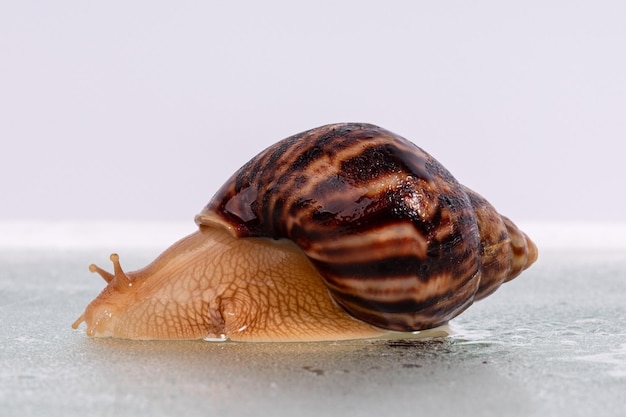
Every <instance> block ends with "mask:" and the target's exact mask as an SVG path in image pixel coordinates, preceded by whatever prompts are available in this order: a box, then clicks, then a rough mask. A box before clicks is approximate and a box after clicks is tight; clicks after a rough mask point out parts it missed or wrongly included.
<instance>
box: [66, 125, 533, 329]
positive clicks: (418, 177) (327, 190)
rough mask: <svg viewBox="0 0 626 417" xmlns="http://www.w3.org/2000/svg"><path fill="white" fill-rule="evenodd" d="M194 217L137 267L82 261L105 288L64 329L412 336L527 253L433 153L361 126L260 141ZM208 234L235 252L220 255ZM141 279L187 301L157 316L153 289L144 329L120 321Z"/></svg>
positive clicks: (514, 267)
mask: <svg viewBox="0 0 626 417" xmlns="http://www.w3.org/2000/svg"><path fill="white" fill-rule="evenodd" d="M195 221H196V223H197V224H198V226H199V231H198V232H196V233H195V234H193V235H191V236H189V237H187V238H185V239H183V240H182V241H181V242H179V243H177V244H175V245H174V246H173V247H172V248H170V249H168V250H167V251H166V252H165V253H164V254H163V255H161V256H160V257H159V258H158V259H157V260H156V261H155V262H154V263H153V264H151V265H149V266H148V267H147V268H145V269H144V270H141V271H137V272H136V273H130V274H125V273H124V272H123V271H122V270H121V267H120V266H119V261H118V259H117V257H116V256H112V261H113V262H114V265H115V274H108V273H106V272H105V271H103V270H101V269H99V268H97V267H95V266H91V269H92V270H93V271H96V272H99V273H100V274H101V275H102V276H103V277H104V278H105V280H107V282H108V283H109V285H108V286H107V288H105V290H104V291H103V293H102V294H101V295H100V296H99V297H98V298H97V299H96V300H94V302H92V304H90V306H88V308H87V310H86V311H85V313H84V314H83V315H82V316H81V317H80V318H79V319H78V320H77V321H76V322H75V323H74V325H73V326H74V327H75V328H76V327H77V326H78V324H80V322H82V321H83V320H85V321H87V324H88V331H87V332H88V334H90V335H95V336H121V337H130V338H193V337H218V338H225V337H228V338H231V339H235V340H320V339H341V338H353V337H371V336H378V335H380V334H383V333H384V332H385V330H392V331H405V332H408V331H417V330H423V329H429V328H432V327H436V326H439V325H442V324H445V323H447V322H448V321H449V320H451V319H452V318H454V317H456V316H457V315H458V314H460V313H461V312H463V311H464V310H465V309H467V308H468V307H469V306H470V305H471V304H472V303H473V302H474V301H476V300H479V299H481V298H484V297H486V296H487V295H489V294H491V293H492V292H494V291H495V290H496V289H497V288H498V287H499V286H500V285H501V284H502V283H503V282H505V281H508V280H510V279H512V278H514V277H515V276H517V275H518V274H519V273H520V272H521V271H522V270H523V269H526V268H527V267H528V266H530V265H531V264H532V263H533V262H534V261H535V260H536V258H537V248H536V247H535V245H534V244H533V243H532V241H530V239H528V237H527V236H526V235H525V234H524V233H522V232H521V231H520V230H519V229H518V228H517V227H516V226H515V225H514V224H513V223H512V222H511V221H510V220H509V219H507V218H506V217H503V216H500V215H499V214H498V213H497V211H496V210H495V209H494V208H493V207H492V206H491V205H490V204H489V203H488V202H487V201H486V200H485V199H484V198H483V197H481V196H480V195H478V194H477V193H475V192H473V191H472V190H470V189H468V188H467V187H465V186H463V185H461V184H460V183H458V182H457V181H456V180H455V179H454V177H453V176H452V175H451V174H450V173H449V172H448V171H447V170H446V169H445V168H444V167H443V166H442V165H441V164H440V163H439V162H437V161H436V160H435V159H434V158H433V157H431V156H430V155H429V154H427V153H426V152H424V151H423V150H422V149H420V148H419V147H417V146H416V145H414V144H413V143H411V142H409V141H407V140H406V139H404V138H402V137H400V136H398V135H396V134H394V133H391V132H389V131H387V130H385V129H382V128H379V127H377V126H373V125H369V124H355V123H346V124H334V125H327V126H323V127H319V128H316V129H312V130H309V131H306V132H303V133H300V134H297V135H294V136H291V137H289V138H287V139H284V140H282V141H280V142H278V143H276V144H275V145H273V146H271V147H269V148H267V149H266V150H265V151H263V152H261V153H260V154H259V155H257V156H256V157H254V158H253V159H252V160H250V161H249V162H248V163H247V164H245V165H244V166H243V167H242V168H240V169H239V170H238V171H237V172H236V173H235V174H234V175H233V176H232V177H231V178H230V179H229V180H228V181H227V182H226V183H225V184H224V185H223V186H222V188H221V189H220V190H219V191H218V192H217V194H215V196H214V197H213V198H212V199H211V200H210V202H209V203H208V205H207V206H206V207H205V208H204V210H202V212H201V213H200V214H198V215H197V216H196V218H195ZM216 241H217V242H220V245H227V246H228V245H233V246H232V247H233V248H236V249H232V250H230V251H229V250H224V249H217V250H216V249H215V247H216V244H215V242H216ZM207 242H209V243H207ZM240 245H243V247H240ZM228 247H229V248H230V247H231V246H228ZM224 253H230V255H228V256H226V255H223V254H224ZM181 254H182V255H181ZM233 254H235V255H233ZM180 257H182V258H183V259H182V260H181V259H178V258H180ZM292 258H293V259H292ZM203 259H205V260H204V261H203ZM216 259H219V264H217V263H216V262H218V261H216ZM203 263H204V264H203ZM181 265H183V266H181ZM184 265H186V267H185V266H184ZM268 265H269V266H268ZM166 270H167V273H166V272H164V271H166ZM231 270H232V271H233V272H229V271H231ZM238 270H243V271H244V272H241V271H240V272H237V271H238ZM188 275H191V276H193V278H192V279H189V280H186V278H184V277H185V276H188ZM155 277H156V278H155ZM181 277H183V278H181ZM231 280H232V282H231ZM149 282H163V284H162V285H163V286H165V287H168V288H172V287H175V286H176V285H180V286H181V287H183V288H186V289H185V290H184V291H182V293H186V294H187V296H177V297H174V298H176V300H175V301H174V302H173V305H174V307H167V308H162V309H161V310H159V309H158V308H155V307H154V305H155V303H156V304H157V305H170V306H171V305H172V301H171V300H166V299H165V298H167V297H168V295H167V294H169V293H175V294H180V293H181V291H178V290H169V292H166V293H167V294H166V295H163V294H162V293H159V295H154V294H155V291H156V290H151V291H152V293H151V294H152V295H151V296H150V297H151V298H152V299H157V300H158V302H155V301H151V302H148V304H150V305H152V307H150V309H149V312H148V313H146V312H145V311H144V312H141V313H133V314H131V316H132V317H133V319H132V321H137V320H144V321H149V322H150V323H151V324H149V325H145V326H143V327H142V326H141V325H137V324H136V323H134V324H132V325H129V324H128V321H129V320H124V319H123V317H124V314H125V313H124V311H126V310H137V308H134V307H133V304H132V303H138V304H142V303H143V301H141V302H138V300H146V299H147V298H148V297H147V296H146V295H141V296H139V295H137V293H139V292H140V291H142V288H144V287H145V288H147V287H151V288H155V287H158V285H155V284H149ZM177 282H179V283H180V284H176V283H177ZM189 282H191V283H192V284H189ZM322 282H323V285H322V284H321V283H322ZM133 285H134V286H135V287H137V288H134V291H131V289H132V287H133ZM196 287H201V288H203V290H202V291H201V292H200V294H202V295H201V296H198V297H196V298H195V299H194V297H193V295H190V294H193V293H198V291H197V290H193V289H192V290H190V289H189V288H196ZM233 288H234V289H235V290H233ZM259 288H264V289H266V290H267V291H266V292H263V291H260V292H259ZM146 291H147V290H146ZM131 292H133V293H134V294H135V295H133V296H128V295H127V294H129V293H131ZM207 293H211V294H208V295H207ZM327 294H329V295H330V297H328V295H327ZM118 299H123V301H119V300H118ZM294 300H295V301H294ZM281 303H283V304H284V305H285V306H288V307H281ZM103 305H104V306H105V308H104V311H103V307H102V306H103ZM113 305H116V306H119V305H122V307H115V308H114V307H112V306H113ZM139 309H141V307H140V308H139ZM172 310H178V311H188V310H191V311H192V313H186V314H183V316H184V317H182V318H181V317H174V314H173V313H171V311H172ZM113 313H114V314H113ZM346 313H347V314H346ZM113 316H116V317H117V316H119V317H120V318H119V319H117V318H116V319H115V320H112V319H111V317H113ZM190 317H193V320H192V319H190ZM268 317H269V318H268ZM114 321H115V322H116V323H117V324H114V323H113V322H114ZM190 321H191V322H193V323H192V324H189V322H190ZM299 321H300V322H303V323H305V324H301V323H299ZM122 322H124V323H126V324H120V323H122ZM157 322H160V323H161V324H160V325H157V324H156V323H157ZM229 322H230V323H229ZM259 323H261V324H259ZM268 323H272V325H268ZM167 326H170V327H175V329H174V330H172V329H171V328H168V329H165V328H166V327H167ZM176 326H178V328H176ZM129 327H132V328H133V329H134V330H133V329H131V330H129V329H128V328H129ZM138 328H142V329H143V330H141V331H139V330H136V329H138ZM146 328H148V330H146ZM189 328H193V331H191V330H189ZM383 329H384V330H383Z"/></svg>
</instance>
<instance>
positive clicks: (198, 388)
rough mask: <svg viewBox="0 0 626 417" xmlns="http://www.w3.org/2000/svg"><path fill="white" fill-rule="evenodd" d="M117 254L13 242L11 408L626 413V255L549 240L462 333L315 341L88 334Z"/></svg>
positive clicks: (129, 257)
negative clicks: (93, 306)
mask: <svg viewBox="0 0 626 417" xmlns="http://www.w3.org/2000/svg"><path fill="white" fill-rule="evenodd" d="M107 255H108V253H106V252H105V251H100V250H94V251H89V252H85V251H59V250H57V251H36V250H30V251H28V250H22V251H11V250H5V251H3V252H2V253H0V274H1V275H0V309H1V310H0V313H1V314H0V317H1V319H0V320H1V324H0V326H1V328H0V335H1V338H2V351H1V352H0V415H2V416H5V417H7V416H24V415H46V416H60V415H63V416H67V415H87V414H86V413H89V414H88V415H96V416H100V415H101V416H110V415H116V416H117V415H119V416H138V415H151V416H158V415H175V414H179V415H185V416H194V415H226V416H227V415H294V412H295V411H297V412H298V415H381V414H385V415H428V416H437V415H475V416H483V415H484V416H487V415H493V416H496V415H497V416H517V415H519V416H529V415H530V416H550V415H569V416H578V415H580V416H583V415H602V416H624V415H626V394H625V393H626V324H625V323H626V306H625V301H624V298H625V295H626V254H625V253H624V252H623V251H622V252H611V251H602V252H600V251H598V252H588V251H581V252H564V251H561V252H559V251H547V252H546V251H544V253H542V254H541V259H540V261H539V263H538V264H537V265H536V266H535V267H533V268H532V269H531V270H529V271H528V272H527V273H525V274H524V275H523V276H521V277H520V278H518V279H517V280H515V281H513V282H511V283H508V284H506V285H504V286H503V287H502V288H501V289H500V290H499V291H498V292H497V293H496V294H494V295H493V296H491V297H490V298H488V299H487V300H484V301H481V302H479V303H477V304H476V305H474V306H473V307H471V308H470V309H469V310H468V311H467V312H466V313H464V314H463V315H462V316H461V317H459V318H458V319H456V320H455V321H453V323H452V328H453V329H455V330H456V332H457V334H456V335H454V336H451V337H448V338H441V339H432V340H421V341H350V342H341V343H311V344H243V343H208V342H199V341H198V342H195V341H194V342H132V341H125V340H111V339H109V340H102V339H89V338H87V337H86V336H85V334H84V328H81V330H80V331H72V329H71V328H70V324H71V323H72V321H73V320H74V319H75V318H76V317H77V316H78V315H79V314H80V313H81V312H82V309H83V308H84V307H85V305H86V304H87V303H88V302H89V301H90V300H91V299H92V298H93V297H94V296H95V295H96V294H97V293H98V292H99V290H100V289H101V288H102V287H103V283H102V282H101V281H100V280H98V279H97V278H96V277H94V276H92V275H90V274H89V273H88V272H86V265H88V264H89V263H91V262H94V261H96V262H100V263H103V264H104V263H105V262H106V257H107ZM122 256H123V259H124V260H125V264H126V265H128V267H127V269H133V268H136V267H139V266H141V264H142V263H145V262H146V261H147V260H148V258H149V257H151V256H152V254H150V255H148V254H146V253H141V252H136V253H123V255H122Z"/></svg>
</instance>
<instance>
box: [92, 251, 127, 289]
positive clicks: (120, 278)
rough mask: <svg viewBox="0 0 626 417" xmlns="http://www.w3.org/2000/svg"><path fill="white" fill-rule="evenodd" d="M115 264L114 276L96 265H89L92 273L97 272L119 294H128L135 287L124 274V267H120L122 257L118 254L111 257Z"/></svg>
mask: <svg viewBox="0 0 626 417" xmlns="http://www.w3.org/2000/svg"><path fill="white" fill-rule="evenodd" d="M109 259H110V260H111V262H113V272H114V273H113V274H111V273H110V272H108V271H105V270H104V269H102V268H100V267H99V266H97V265H95V264H91V265H89V271H90V272H96V273H97V274H98V275H100V276H101V277H102V278H103V279H104V280H105V281H106V282H107V284H111V285H112V286H113V288H114V289H115V290H117V291H119V292H126V291H128V289H129V288H130V287H132V286H133V282H132V281H131V279H130V278H129V277H128V275H126V274H125V273H124V270H123V269H122V266H121V265H120V257H119V255H118V254H117V253H112V254H111V256H110V257H109Z"/></svg>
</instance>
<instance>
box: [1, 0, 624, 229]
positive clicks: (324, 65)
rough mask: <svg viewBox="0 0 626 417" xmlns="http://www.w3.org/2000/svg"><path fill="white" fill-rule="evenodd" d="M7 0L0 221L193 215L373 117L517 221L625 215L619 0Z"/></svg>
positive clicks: (3, 29)
mask: <svg viewBox="0 0 626 417" xmlns="http://www.w3.org/2000/svg"><path fill="white" fill-rule="evenodd" d="M309 3H311V4H310V5H303V4H301V2H293V1H284V2H279V1H270V0H267V1H262V2H252V1H250V2H234V1H219V2H218V1H215V2H210V1H197V2H190V1H175V2H174V1H168V2H161V1H123V2H122V1H119V2H118V1H107V2H92V1H49V2H34V1H12V2H10V1H6V2H2V5H1V6H0V140H1V141H2V150H1V153H0V192H1V200H0V220H4V221H14V220H80V221H85V220H87V221H90V220H135V219H144V220H159V221H160V220H176V221H178V220H184V221H188V222H189V223H190V225H192V224H193V216H194V214H196V213H197V212H199V211H200V210H201V209H202V207H203V206H204V204H205V203H206V202H207V201H208V200H209V199H210V197H211V196H212V195H213V193H214V192H215V191H216V190H217V188H218V187H219V186H220V185H221V184H222V183H223V181H224V180H225V179H226V178H228V177H229V176H230V175H231V173H232V172H234V171H235V170H236V169H237V168H239V166H241V165H242V164H243V163H244V162H246V161H247V160H248V159H249V158H250V157H252V156H254V155H255V154H256V153H258V152H259V151H261V150H262V149H263V148H265V147H267V146H269V145H270V144H272V143H273V142H275V141H277V140H279V139H282V138H284V137H286V136H289V135H291V134H294V133H297V132H300V131H302V130H306V129H309V128H312V127H316V126H319V125H322V124H326V123H331V122H339V121H363V122H371V123H374V124H378V125H380V126H383V127H385V128H387V129H389V130H392V131H394V132H396V133H398V134H401V135H402V136H405V137H407V138H408V139H410V140H412V141H414V142H415V143H416V144H418V145H419V146H421V147H422V148H424V149H425V150H427V151H428V152H430V153H431V154H433V155H434V156H435V157H436V158H437V159H439V160H440V161H441V162H442V163H443V164H444V165H446V166H447V167H448V169H450V170H451V171H452V173H453V174H454V175H455V176H456V177H457V179H459V181H461V182H463V183H464V184H466V185H468V186H470V187H471V188H474V189H475V190H477V191H478V192H480V193H481V194H483V195H484V196H485V197H487V198H488V199H489V200H490V201H491V202H492V203H493V204H494V205H495V206H496V207H497V208H498V209H499V210H500V211H501V212H502V213H504V214H507V215H508V216H509V217H511V218H513V219H514V220H516V221H537V220H539V221H624V220H626V210H625V209H626V198H625V197H624V195H625V192H626V191H625V189H624V188H625V187H624V179H626V168H625V165H626V163H625V162H624V145H623V141H624V140H625V139H626V2H621V1H587V2H584V1H563V2H555V1H530V2H529V1H524V2H502V1H429V2H426V1H385V2H381V1H363V0H360V1H343V2H342V1H336V0H335V1H316V2H309Z"/></svg>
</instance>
